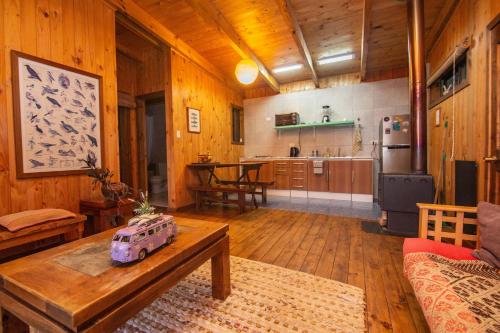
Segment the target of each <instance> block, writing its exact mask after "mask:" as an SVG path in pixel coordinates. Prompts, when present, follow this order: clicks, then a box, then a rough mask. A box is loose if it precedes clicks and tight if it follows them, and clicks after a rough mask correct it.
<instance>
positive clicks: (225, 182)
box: [219, 180, 274, 203]
mask: <svg viewBox="0 0 500 333" xmlns="http://www.w3.org/2000/svg"><path fill="white" fill-rule="evenodd" d="M219 184H222V185H238V184H239V185H244V186H255V187H260V191H256V190H254V191H253V194H258V195H261V196H262V203H267V188H268V187H270V186H273V185H274V181H258V182H246V181H245V182H236V181H233V180H220V181H219ZM251 192H252V191H250V190H249V192H247V193H251Z"/></svg>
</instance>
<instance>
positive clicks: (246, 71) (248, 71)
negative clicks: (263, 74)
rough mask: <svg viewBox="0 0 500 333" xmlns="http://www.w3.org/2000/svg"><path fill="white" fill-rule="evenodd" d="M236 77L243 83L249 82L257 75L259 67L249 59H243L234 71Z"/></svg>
mask: <svg viewBox="0 0 500 333" xmlns="http://www.w3.org/2000/svg"><path fill="white" fill-rule="evenodd" d="M234 74H235V75H236V78H237V79H238V81H240V82H241V83H243V84H251V83H253V82H254V81H255V79H257V75H259V67H257V64H255V62H253V61H252V60H250V59H243V60H241V61H240V62H239V63H238V64H237V65H236V69H235V71H234Z"/></svg>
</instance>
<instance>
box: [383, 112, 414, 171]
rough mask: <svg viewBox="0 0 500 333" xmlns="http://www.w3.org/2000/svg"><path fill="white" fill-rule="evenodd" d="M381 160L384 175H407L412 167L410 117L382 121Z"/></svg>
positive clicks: (390, 117) (397, 117) (398, 116)
mask: <svg viewBox="0 0 500 333" xmlns="http://www.w3.org/2000/svg"><path fill="white" fill-rule="evenodd" d="M380 143H381V144H380V157H381V158H380V160H381V166H380V167H381V170H382V172H383V173H406V172H410V171H411V166H410V160H411V156H410V151H411V149H410V143H411V129H410V115H409V114H402V115H395V116H385V117H383V118H382V120H381V121H380Z"/></svg>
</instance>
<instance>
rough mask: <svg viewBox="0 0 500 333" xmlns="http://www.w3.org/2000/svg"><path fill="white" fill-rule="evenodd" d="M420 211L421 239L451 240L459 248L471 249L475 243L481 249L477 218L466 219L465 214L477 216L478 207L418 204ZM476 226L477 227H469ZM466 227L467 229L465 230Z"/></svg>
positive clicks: (419, 233) (419, 234)
mask: <svg viewBox="0 0 500 333" xmlns="http://www.w3.org/2000/svg"><path fill="white" fill-rule="evenodd" d="M417 206H418V208H419V209H420V214H419V232H418V236H419V237H420V238H430V239H433V240H435V241H436V242H443V240H446V239H449V240H452V241H453V244H455V245H457V246H464V241H465V246H466V247H470V246H469V245H470V243H471V242H474V243H475V247H476V248H479V226H478V223H477V219H476V218H471V217H466V216H465V214H474V215H475V214H477V207H467V206H450V205H435V204H426V203H417ZM468 225H475V226H476V227H467V226H468ZM464 227H465V228H464Z"/></svg>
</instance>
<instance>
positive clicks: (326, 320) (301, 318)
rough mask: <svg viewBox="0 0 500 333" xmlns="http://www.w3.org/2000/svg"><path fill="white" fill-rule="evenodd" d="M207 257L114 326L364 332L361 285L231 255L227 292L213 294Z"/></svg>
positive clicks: (150, 330)
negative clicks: (221, 295)
mask: <svg viewBox="0 0 500 333" xmlns="http://www.w3.org/2000/svg"><path fill="white" fill-rule="evenodd" d="M210 276H211V275H210V262H207V263H205V264H204V265H203V266H201V267H200V268H199V269H198V270H196V271H195V272H193V273H192V274H190V275H189V276H188V277H186V278H185V279H184V280H182V281H181V282H180V283H179V284H178V285H177V286H176V287H174V288H173V289H171V290H170V291H169V292H167V293H165V294H164V295H163V296H161V297H159V298H158V299H157V300H155V301H154V302H153V303H152V304H151V305H150V306H148V307H147V308H145V309H144V310H142V311H141V312H140V313H139V314H137V315H136V316H135V317H134V318H132V319H130V320H129V321H128V322H127V323H125V324H124V325H123V326H122V327H121V328H120V329H118V331H117V332H120V333H125V332H127V333H128V332H144V333H146V332H147V333H153V332H216V333H219V332H221V333H222V332H366V330H367V328H366V323H365V311H366V304H365V295H364V291H363V290H362V289H360V288H357V287H354V286H350V285H347V284H344V283H341V282H338V281H334V280H329V279H324V278H321V277H316V276H313V275H310V274H306V273H302V272H297V271H292V270H289V269H285V268H281V267H278V266H274V265H269V264H265V263H261V262H256V261H251V260H247V259H242V258H238V257H231V288H232V291H231V295H230V296H229V297H228V298H227V299H226V300H225V301H220V300H216V299H213V298H212V295H211V280H210Z"/></svg>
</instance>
